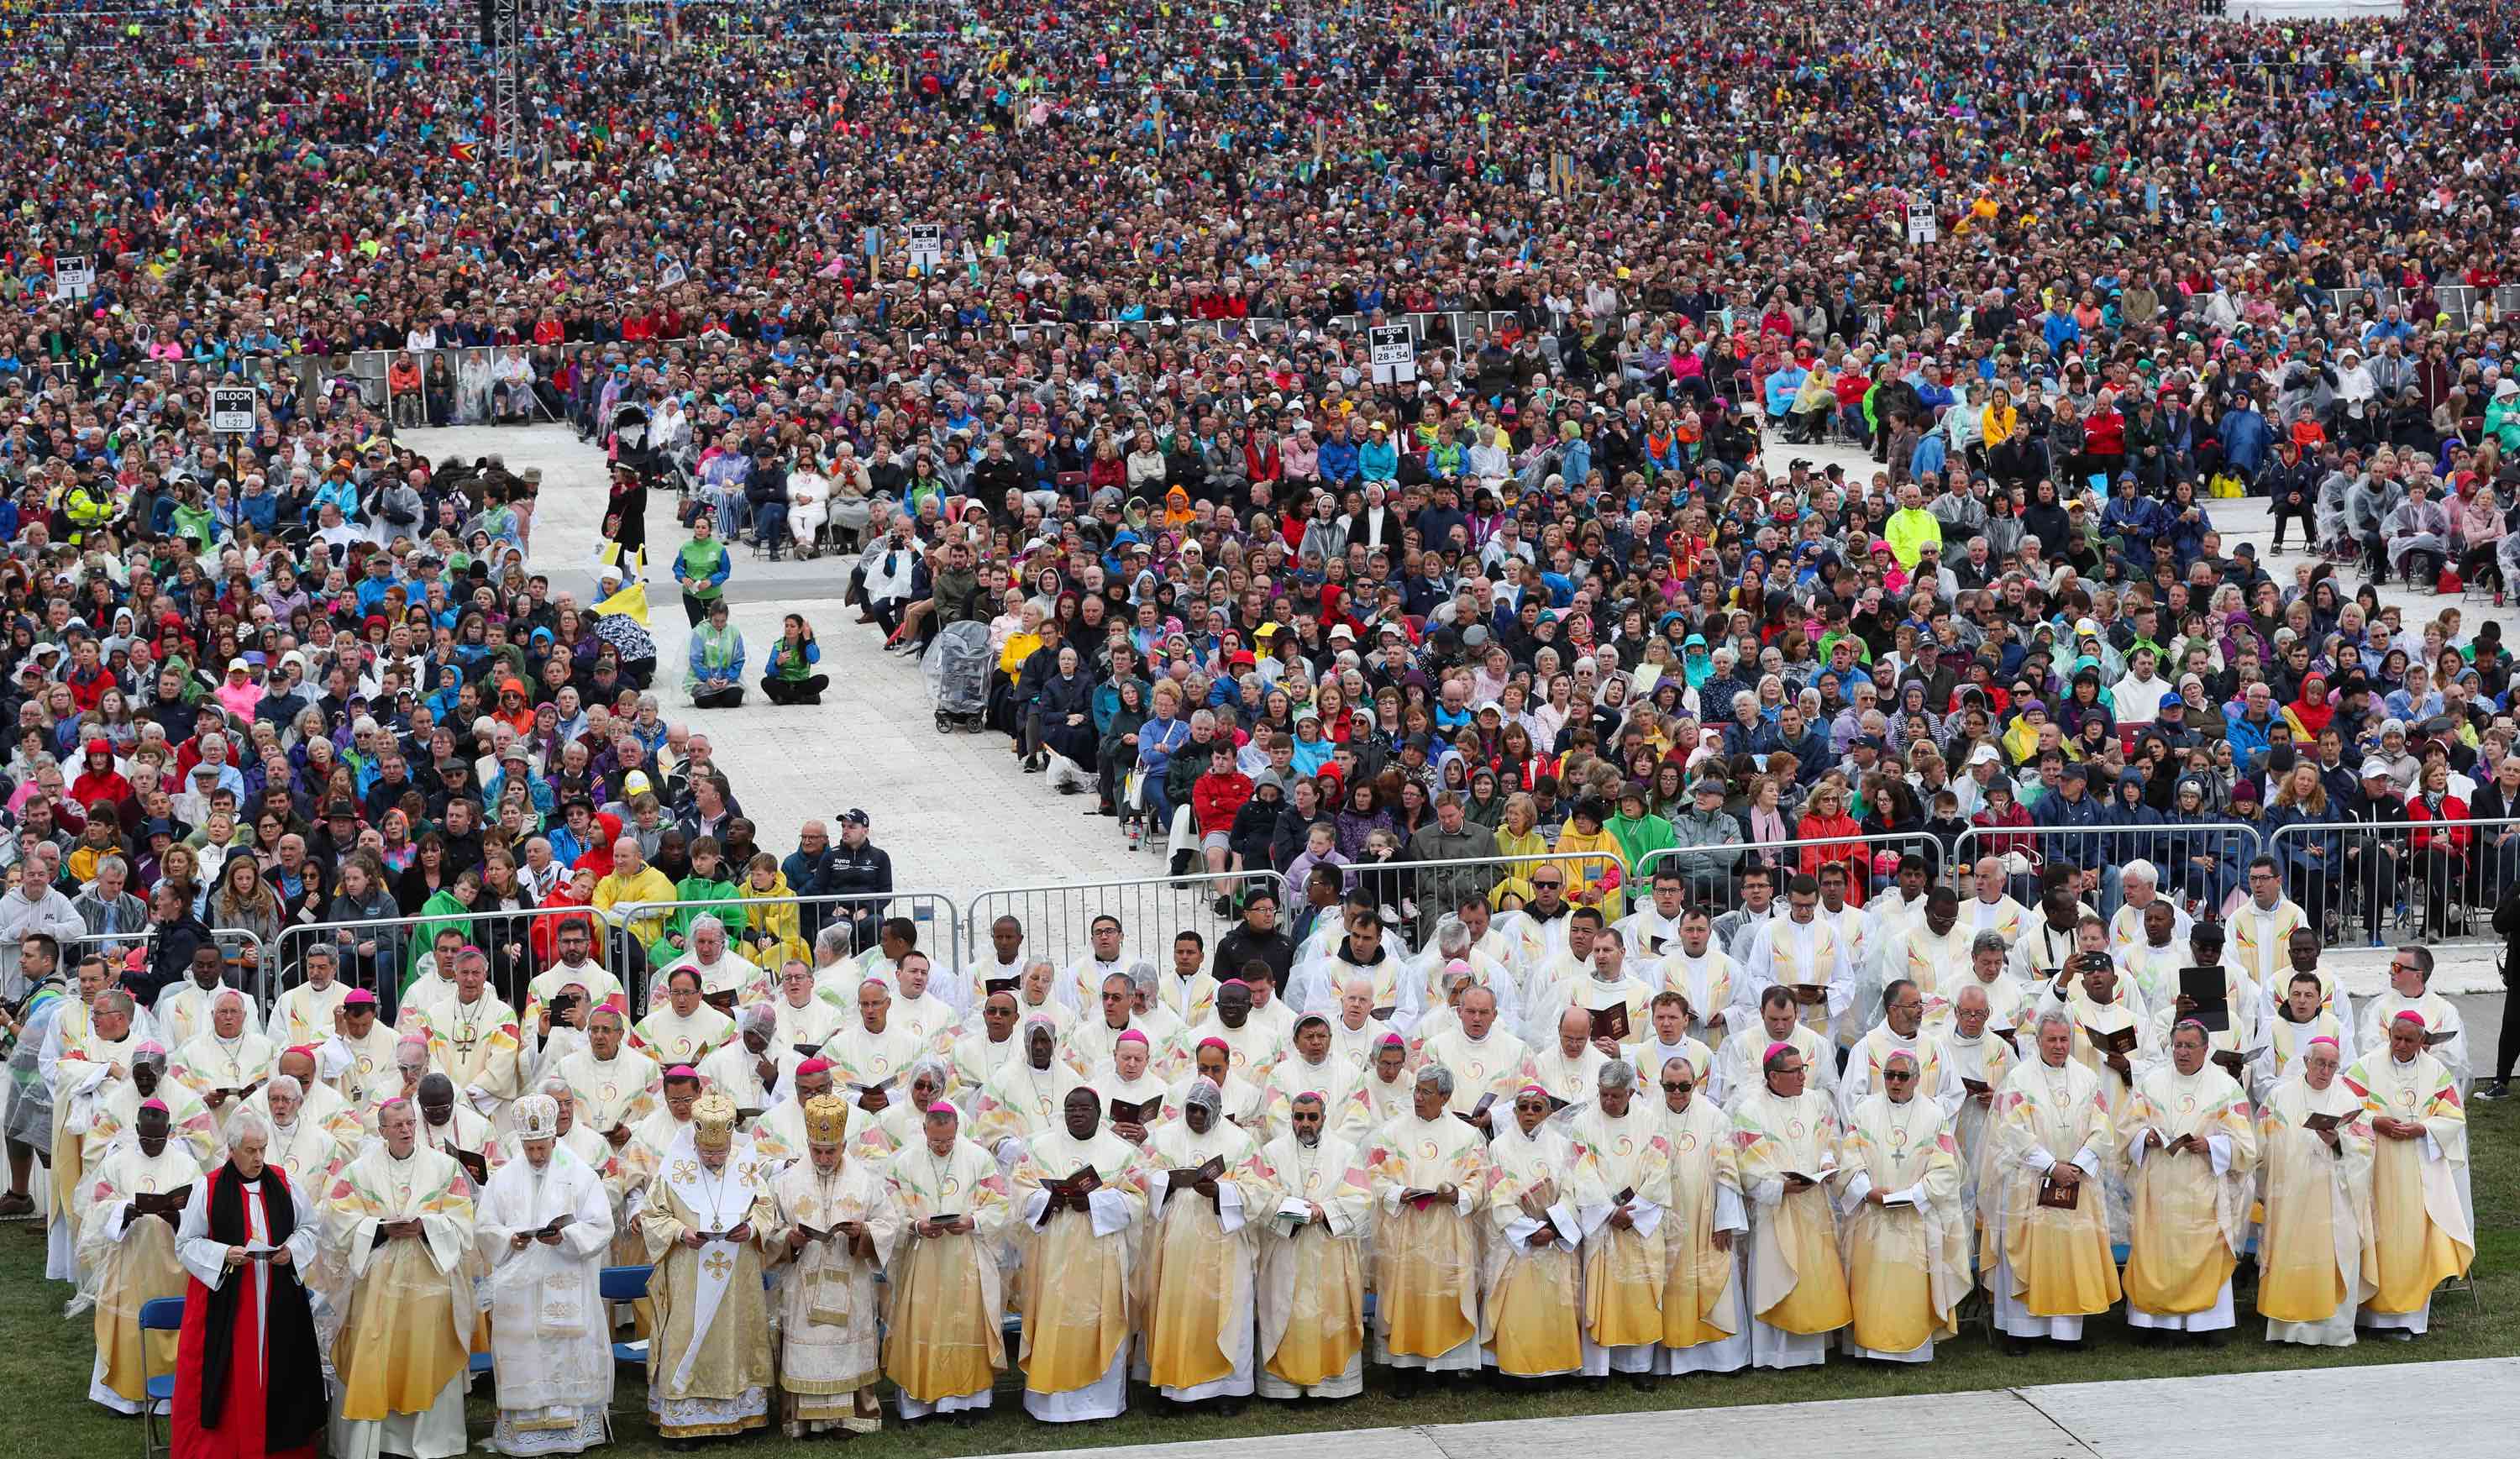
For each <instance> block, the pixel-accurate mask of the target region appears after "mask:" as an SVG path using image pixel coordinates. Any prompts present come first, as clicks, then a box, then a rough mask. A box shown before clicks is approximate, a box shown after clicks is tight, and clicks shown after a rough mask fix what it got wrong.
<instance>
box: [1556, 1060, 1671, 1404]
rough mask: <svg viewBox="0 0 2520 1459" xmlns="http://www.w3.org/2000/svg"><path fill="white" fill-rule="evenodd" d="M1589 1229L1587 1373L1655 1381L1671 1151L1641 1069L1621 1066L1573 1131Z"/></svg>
mask: <svg viewBox="0 0 2520 1459" xmlns="http://www.w3.org/2000/svg"><path fill="white" fill-rule="evenodd" d="M1567 1132H1568V1137H1569V1138H1570V1139H1572V1140H1573V1142H1574V1145H1575V1176H1576V1185H1577V1187H1578V1189H1579V1190H1580V1191H1581V1192H1582V1194H1581V1196H1580V1197H1579V1199H1580V1200H1581V1202H1582V1204H1581V1205H1580V1206H1578V1207H1577V1208H1576V1214H1577V1215H1578V1216H1580V1217H1582V1219H1583V1222H1584V1373H1585V1376H1587V1377H1590V1378H1600V1377H1605V1376H1607V1375H1608V1374H1610V1373H1613V1372H1617V1373H1626V1374H1630V1375H1632V1376H1635V1377H1637V1378H1639V1379H1640V1380H1642V1379H1643V1375H1645V1374H1648V1373H1651V1372H1652V1371H1653V1367H1654V1358H1655V1356H1656V1352H1657V1348H1659V1345H1660V1344H1661V1342H1662V1334H1663V1317H1662V1299H1663V1286H1664V1283H1665V1279H1666V1272H1665V1262H1666V1260H1668V1253H1667V1251H1666V1249H1665V1247H1664V1244H1663V1233H1662V1223H1663V1221H1664V1220H1665V1219H1666V1218H1667V1217H1668V1216H1669V1215H1670V1213H1669V1212H1667V1211H1665V1210H1664V1209H1663V1204H1662V1203H1663V1201H1664V1200H1665V1199H1667V1198H1668V1197H1669V1195H1670V1186H1671V1147H1670V1146H1669V1145H1668V1144H1666V1143H1665V1142H1664V1140H1663V1136H1662V1118H1661V1112H1660V1111H1659V1110H1657V1109H1655V1108H1653V1107H1652V1106H1651V1105H1649V1104H1646V1103H1643V1102H1641V1101H1640V1100H1638V1098H1637V1066H1636V1064H1635V1063H1634V1062H1632V1061H1631V1060H1628V1059H1613V1060H1611V1061H1610V1062H1608V1063H1606V1064H1604V1065H1602V1066H1601V1069H1600V1072H1599V1073H1598V1075H1597V1076H1596V1077H1595V1088H1594V1097H1593V1100H1592V1102H1591V1103H1589V1104H1587V1105H1585V1106H1584V1107H1583V1108H1582V1110H1581V1111H1579V1112H1577V1113H1576V1115H1575V1117H1574V1121H1573V1123H1572V1124H1571V1125H1570V1126H1569V1127H1568V1131H1567Z"/></svg>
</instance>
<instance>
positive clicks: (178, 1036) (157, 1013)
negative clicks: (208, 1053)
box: [149, 957, 262, 1051]
mask: <svg viewBox="0 0 2520 1459" xmlns="http://www.w3.org/2000/svg"><path fill="white" fill-rule="evenodd" d="M226 966H227V965H226V964H225V963H224V962H221V961H220V960H219V959H218V958H216V957H209V958H198V957H197V958H195V959H194V960H193V965H192V966H191V967H189V968H186V969H185V970H184V972H185V976H184V980H183V981H182V982H180V983H170V984H168V985H167V986H166V988H165V990H164V991H163V992H161V993H159V994H158V1001H157V1002H156V1003H154V1004H152V1005H150V1009H149V1016H150V1017H151V1018H152V1019H153V1020H155V1021H156V1024H157V1028H158V1041H159V1042H160V1043H163V1044H165V1045H166V1047H167V1048H168V1050H170V1051H171V1050H174V1049H178V1048H182V1047H183V1046H184V1045H185V1044H187V1043H190V1042H192V1041H193V1039H195V1038H197V1037H199V1036H200V1035H203V1034H206V1033H208V1032H209V1031H210V1014H211V1012H212V1010H213V1009H214V1008H215V1007H216V1006H217V1000H218V996H219V995H220V994H223V993H234V992H236V991H237V990H235V989H233V988H231V987H229V986H228V984H227V983H226V982H224V981H223V980H222V976H221V975H222V973H223V972H224V970H225V968H226ZM246 1027H247V1028H248V1029H249V1030H251V1031H252V1032H254V1033H256V1034H259V1033H261V1032H262V1017H261V1015H260V1014H259V1013H258V1012H254V1011H253V1010H251V1009H250V1008H248V1016H247V1019H246Z"/></svg>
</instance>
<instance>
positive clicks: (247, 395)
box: [210, 385, 254, 436]
mask: <svg viewBox="0 0 2520 1459" xmlns="http://www.w3.org/2000/svg"><path fill="white" fill-rule="evenodd" d="M253 405H254V401H253V387H252V386H251V385H215V386H212V387H211V389H210V429H211V430H213V431H215V432H217V433H218V434H220V435H237V436H248V435H251V434H253V424H254V420H253Z"/></svg>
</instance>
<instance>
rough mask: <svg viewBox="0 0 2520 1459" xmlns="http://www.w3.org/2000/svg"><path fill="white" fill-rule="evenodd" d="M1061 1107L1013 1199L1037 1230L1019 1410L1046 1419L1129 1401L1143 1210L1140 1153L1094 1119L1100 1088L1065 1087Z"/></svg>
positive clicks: (1064, 1419) (1109, 1413) (1065, 1419)
mask: <svg viewBox="0 0 2520 1459" xmlns="http://www.w3.org/2000/svg"><path fill="white" fill-rule="evenodd" d="M1060 1114H1061V1124H1060V1126H1059V1127H1058V1128H1057V1129H1050V1130H1044V1131H1043V1132H1042V1133H1041V1134H1039V1135H1037V1136H1035V1137H1034V1138H1033V1140H1032V1144H1031V1148H1030V1149H1029V1150H1027V1151H1026V1152H1025V1154H1024V1158H1023V1159H1022V1160H1021V1161H1019V1162H1017V1163H1016V1165H1015V1169H1014V1187H1015V1199H1016V1200H1017V1201H1018V1203H1020V1211H1021V1214H1022V1216H1023V1218H1024V1219H1025V1220H1026V1221H1027V1222H1029V1223H1030V1224H1031V1225H1032V1226H1033V1227H1034V1228H1035V1230H1036V1232H1037V1233H1038V1234H1037V1235H1036V1236H1035V1238H1034V1240H1033V1244H1032V1246H1031V1249H1030V1253H1029V1255H1028V1258H1027V1260H1026V1261H1025V1263H1024V1269H1023V1314H1024V1326H1023V1369H1024V1411H1025V1412H1026V1413H1029V1414H1031V1415H1032V1416H1033V1417H1034V1418H1037V1419H1040V1420H1043V1421H1044V1422H1047V1423H1054V1424H1065V1423H1075V1422H1078V1421H1080V1420H1085V1419H1107V1418H1117V1417H1118V1416H1119V1415H1121V1414H1122V1413H1124V1412H1126V1411H1127V1410H1128V1406H1129V1393H1128V1378H1129V1319H1130V1316H1131V1314H1132V1312H1133V1311H1134V1310H1135V1307H1136V1303H1135V1300H1134V1297H1133V1293H1134V1291H1135V1284H1136V1282H1137V1280H1138V1271H1137V1268H1136V1262H1135V1261H1134V1260H1133V1256H1134V1246H1135V1239H1136V1232H1137V1226H1138V1223H1139V1222H1140V1221H1141V1220H1143V1219H1144V1218H1145V1217H1146V1214H1147V1184H1146V1174H1145V1171H1144V1169H1143V1161H1142V1159H1141V1157H1140V1155H1139V1153H1138V1150H1137V1147H1135V1146H1133V1145H1131V1144H1130V1143H1129V1142H1128V1141H1126V1140H1124V1139H1122V1138H1120V1137H1119V1136H1118V1135H1116V1134H1113V1133H1111V1132H1110V1131H1109V1130H1107V1129H1104V1128H1102V1096H1100V1095H1098V1094H1096V1093H1095V1092H1094V1091H1093V1090H1092V1089H1089V1088H1083V1087H1079V1088H1074V1089H1070V1090H1068V1091H1067V1094H1066V1097H1065V1098H1064V1099H1063V1100H1062V1101H1061V1103H1060Z"/></svg>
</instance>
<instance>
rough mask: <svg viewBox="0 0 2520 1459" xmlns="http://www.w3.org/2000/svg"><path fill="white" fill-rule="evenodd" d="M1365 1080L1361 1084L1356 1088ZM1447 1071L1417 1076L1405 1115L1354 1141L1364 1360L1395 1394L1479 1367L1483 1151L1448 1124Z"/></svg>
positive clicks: (1458, 1125) (1470, 1130) (1473, 1136)
mask: <svg viewBox="0 0 2520 1459" xmlns="http://www.w3.org/2000/svg"><path fill="white" fill-rule="evenodd" d="M1366 1087H1367V1088H1368V1089H1371V1088H1372V1087H1373V1080H1372V1079H1371V1078H1369V1079H1368V1080H1367V1082H1366ZM1452 1097H1453V1073H1452V1071H1451V1070H1449V1069H1446V1068H1445V1067H1444V1066H1443V1065H1441V1064H1428V1065H1426V1066H1425V1067H1423V1068H1421V1069H1419V1070H1418V1077H1417V1080H1416V1081H1415V1083H1413V1084H1412V1086H1411V1096H1410V1102H1409V1105H1408V1107H1407V1108H1404V1109H1402V1110H1401V1111H1400V1112H1399V1113H1397V1114H1395V1115H1393V1116H1392V1117H1391V1118H1390V1120H1388V1121H1387V1122H1385V1123H1384V1124H1383V1125H1382V1126H1381V1127H1379V1128H1377V1129H1375V1130H1374V1131H1373V1133H1372V1134H1370V1135H1369V1136H1367V1138H1366V1139H1365V1140H1364V1141H1363V1143H1364V1144H1365V1147H1366V1171H1367V1173H1368V1174H1369V1175H1370V1176H1371V1177H1372V1179H1373V1203H1374V1216H1375V1219H1374V1232H1373V1242H1374V1251H1373V1257H1374V1274H1373V1290H1374V1292H1375V1294H1376V1300H1375V1304H1374V1317H1373V1361H1375V1362H1377V1363H1380V1364H1382V1365H1383V1366H1385V1367H1390V1368H1396V1369H1399V1370H1401V1373H1400V1375H1398V1376H1399V1377H1400V1381H1401V1386H1402V1387H1403V1388H1404V1389H1416V1388H1418V1387H1419V1386H1420V1385H1421V1382H1422V1375H1425V1374H1428V1373H1459V1372H1470V1371H1474V1370H1476V1369H1477V1367H1478V1366H1479V1345H1478V1336H1479V1232H1478V1227H1477V1226H1476V1225H1475V1224H1474V1222H1475V1221H1477V1220H1478V1218H1479V1216H1480V1214H1481V1213H1482V1212H1483V1211H1485V1210H1486V1208H1487V1203H1488V1172H1487V1168H1488V1147H1487V1142H1486V1141H1485V1140H1484V1139H1483V1138H1481V1136H1480V1134H1479V1131H1478V1127H1476V1126H1473V1125H1471V1124H1469V1123H1468V1122H1466V1121H1463V1120H1457V1119H1455V1118H1453V1111H1452V1108H1451V1100H1452Z"/></svg>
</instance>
